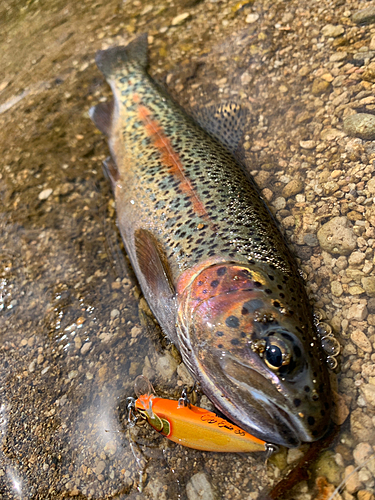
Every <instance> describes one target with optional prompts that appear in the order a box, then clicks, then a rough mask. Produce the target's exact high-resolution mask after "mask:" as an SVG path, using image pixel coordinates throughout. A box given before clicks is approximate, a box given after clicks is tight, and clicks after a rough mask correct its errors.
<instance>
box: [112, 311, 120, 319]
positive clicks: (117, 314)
mask: <svg viewBox="0 0 375 500" xmlns="http://www.w3.org/2000/svg"><path fill="white" fill-rule="evenodd" d="M117 316H120V311H119V310H118V309H112V311H111V318H112V319H113V318H117Z"/></svg>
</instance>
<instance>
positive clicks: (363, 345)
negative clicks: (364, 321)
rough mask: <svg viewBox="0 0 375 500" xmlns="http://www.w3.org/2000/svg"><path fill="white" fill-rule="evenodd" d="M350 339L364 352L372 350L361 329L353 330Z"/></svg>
mask: <svg viewBox="0 0 375 500" xmlns="http://www.w3.org/2000/svg"><path fill="white" fill-rule="evenodd" d="M350 338H351V341H352V342H353V344H355V345H356V346H357V347H359V348H360V349H362V350H363V351H365V352H372V347H371V342H370V341H369V339H368V338H367V337H366V335H365V334H364V333H363V332H362V331H361V330H354V332H353V333H352V334H351V335H350Z"/></svg>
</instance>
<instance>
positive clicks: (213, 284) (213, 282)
mask: <svg viewBox="0 0 375 500" xmlns="http://www.w3.org/2000/svg"><path fill="white" fill-rule="evenodd" d="M218 284H219V280H214V281H211V286H212V288H216V287H217V286H218Z"/></svg>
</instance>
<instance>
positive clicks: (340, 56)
mask: <svg viewBox="0 0 375 500" xmlns="http://www.w3.org/2000/svg"><path fill="white" fill-rule="evenodd" d="M347 55H348V54H347V53H346V52H335V53H334V54H332V55H331V56H330V58H329V60H330V62H340V61H343V60H344V59H346V56H347Z"/></svg>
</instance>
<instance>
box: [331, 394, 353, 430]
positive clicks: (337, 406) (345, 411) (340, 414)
mask: <svg viewBox="0 0 375 500" xmlns="http://www.w3.org/2000/svg"><path fill="white" fill-rule="evenodd" d="M332 396H333V412H332V420H333V422H334V423H335V424H336V425H342V424H343V423H344V422H345V420H346V419H347V418H348V415H349V408H348V406H347V404H346V403H345V399H344V398H343V397H342V396H341V394H339V393H338V392H336V391H334V390H332Z"/></svg>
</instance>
